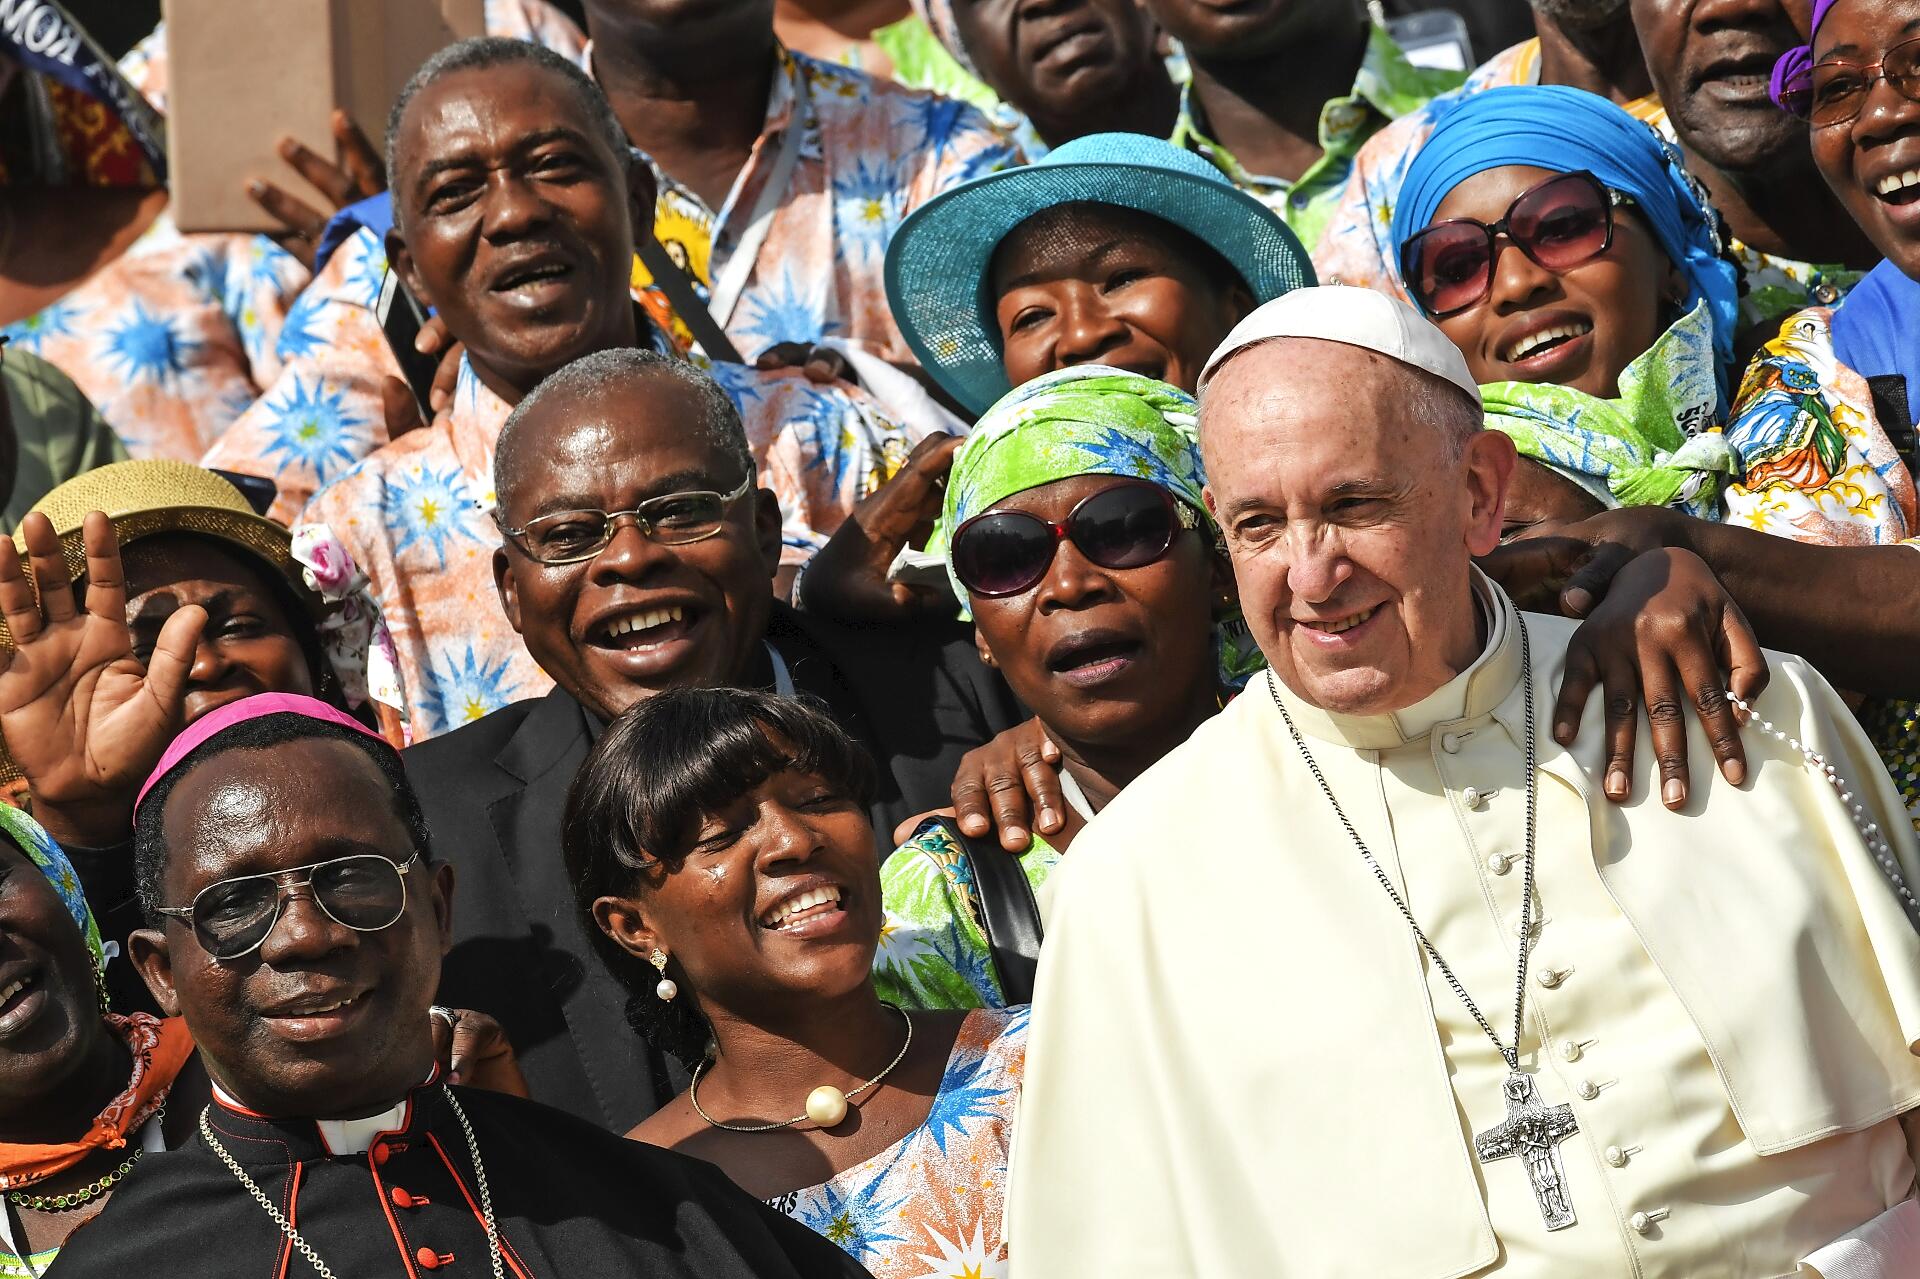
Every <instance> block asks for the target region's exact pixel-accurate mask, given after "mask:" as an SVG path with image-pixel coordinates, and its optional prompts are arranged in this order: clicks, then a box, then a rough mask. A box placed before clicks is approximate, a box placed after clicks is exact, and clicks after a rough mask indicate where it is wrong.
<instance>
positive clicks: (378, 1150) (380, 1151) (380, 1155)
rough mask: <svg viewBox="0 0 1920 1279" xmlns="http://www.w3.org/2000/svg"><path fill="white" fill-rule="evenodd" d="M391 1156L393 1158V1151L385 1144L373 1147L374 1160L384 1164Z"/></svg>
mask: <svg viewBox="0 0 1920 1279" xmlns="http://www.w3.org/2000/svg"><path fill="white" fill-rule="evenodd" d="M391 1158H393V1152H392V1151H391V1150H388V1149H387V1148H386V1147H385V1146H375V1147H374V1148H373V1162H375V1163H377V1164H383V1163H385V1162H387V1160H389V1159H391Z"/></svg>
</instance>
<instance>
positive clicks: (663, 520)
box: [493, 475, 753, 564]
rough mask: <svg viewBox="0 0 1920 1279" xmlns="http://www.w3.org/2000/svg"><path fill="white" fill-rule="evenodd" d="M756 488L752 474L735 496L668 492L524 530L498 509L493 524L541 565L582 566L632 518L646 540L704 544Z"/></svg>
mask: <svg viewBox="0 0 1920 1279" xmlns="http://www.w3.org/2000/svg"><path fill="white" fill-rule="evenodd" d="M752 487H753V476H752V475H748V476H747V478H746V479H744V480H742V481H740V487H739V488H737V489H735V490H734V491H733V492H731V493H711V492H706V491H692V492H686V493H666V494H662V495H661V496H659V497H652V498H648V499H647V500H646V501H644V502H642V503H640V505H638V506H636V507H634V508H633V509H632V510H630V511H555V512H554V513H553V514H551V515H542V516H541V517H540V518H539V519H537V520H528V521H527V526H526V527H525V528H509V527H507V523H506V521H505V520H503V519H502V518H501V517H500V511H499V509H498V508H495V510H494V512H493V522H494V525H495V526H496V527H497V528H499V530H500V535H501V536H502V537H505V538H507V539H509V540H510V541H512V542H513V544H514V545H515V546H518V547H519V548H520V549H521V550H523V551H525V552H526V553H527V554H528V555H529V556H531V557H532V558H533V559H535V560H538V561H539V562H540V563H542V564H578V563H579V562H580V561H582V560H590V559H592V558H593V557H594V556H596V555H598V554H599V553H600V552H601V551H603V550H605V549H606V548H607V543H608V542H611V541H612V540H613V532H614V529H615V528H616V527H617V526H618V522H619V521H620V520H623V519H631V520H632V521H633V522H634V524H635V525H636V526H637V527H638V528H639V530H640V532H641V534H642V535H643V536H645V537H648V538H651V539H652V540H654V541H656V542H659V543H660V544H661V545H663V546H684V545H686V544H687V543H688V542H700V541H705V540H706V539H707V538H709V537H712V536H713V535H714V534H715V533H718V532H719V531H720V525H721V523H722V522H723V521H724V520H725V519H726V514H727V506H728V504H730V503H732V502H737V501H739V500H740V499H741V498H743V497H745V496H746V495H747V491H748V490H749V489H751V488H752Z"/></svg>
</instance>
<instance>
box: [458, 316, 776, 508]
mask: <svg viewBox="0 0 1920 1279" xmlns="http://www.w3.org/2000/svg"><path fill="white" fill-rule="evenodd" d="M655 379H661V380H666V381H670V382H676V383H678V384H680V385H681V386H682V387H684V388H685V389H686V390H687V391H688V392H689V393H690V394H691V396H692V398H693V400H694V403H695V404H697V405H698V406H699V412H698V414H697V416H696V418H695V420H694V421H691V422H688V423H686V430H687V433H688V434H689V435H690V436H692V437H694V438H696V439H698V440H700V441H701V442H703V443H705V444H707V445H709V446H710V447H711V448H712V449H713V450H714V451H715V452H716V453H719V454H720V455H722V456H723V457H725V458H726V459H727V461H728V463H729V465H730V466H732V467H734V468H737V469H735V470H733V472H732V475H731V480H732V484H729V485H728V487H730V488H731V487H732V486H733V484H738V483H739V482H740V481H741V480H743V479H746V478H747V477H748V476H751V475H752V474H753V470H754V466H753V451H752V449H750V448H749V447H748V445H747V432H746V427H745V426H744V425H743V424H742V423H741V421H740V410H738V409H737V408H735V407H734V404H733V401H732V400H730V399H728V398H727V393H726V391H724V390H722V389H721V387H720V384H719V383H718V382H715V381H714V380H713V379H712V378H711V377H709V376H707V374H705V373H703V372H701V371H700V370H699V369H698V368H696V367H695V366H694V365H693V364H691V363H689V362H688V361H686V360H680V359H674V358H672V357H670V356H665V355H660V354H658V353H656V352H653V351H645V350H639V349H636V348H624V349H620V350H613V351H596V352H594V353H593V354H592V355H586V356H582V357H581V358H579V359H577V360H575V361H574V362H573V363H571V364H569V365H567V366H566V367H565V368H563V369H561V370H560V371H559V372H557V373H555V374H554V375H553V376H552V377H549V378H548V379H547V380H546V381H544V382H542V383H541V384H540V385H539V386H537V387H535V388H534V390H533V392H532V393H531V394H529V395H528V396H527V397H526V398H525V399H523V400H521V401H520V403H519V404H518V405H517V406H515V408H514V410H513V412H512V413H510V414H508V415H507V422H506V425H505V426H503V427H501V428H500V438H499V441H498V442H497V443H496V444H495V446H494V453H493V491H494V500H495V501H496V503H497V504H498V505H499V507H500V509H501V510H503V511H504V510H506V509H507V508H508V506H509V504H510V503H511V502H512V498H513V493H514V491H515V489H516V488H517V487H518V485H519V483H520V481H521V480H522V479H523V478H524V477H525V475H526V473H527V471H528V468H529V467H530V466H537V465H538V463H539V460H540V458H541V455H542V451H541V449H540V447H539V446H540V445H541V444H542V443H543V442H545V441H547V440H550V439H551V438H552V437H553V436H554V435H555V434H556V433H557V432H558V431H559V430H561V429H562V428H564V426H565V425H566V423H567V421H568V420H570V417H571V416H572V413H571V412H570V411H572V410H579V409H583V408H585V409H592V408H597V407H599V406H601V405H604V404H606V403H607V402H608V401H610V400H613V399H616V398H618V397H621V396H625V395H630V394H631V395H644V394H646V385H647V384H648V383H649V382H651V381H653V380H655Z"/></svg>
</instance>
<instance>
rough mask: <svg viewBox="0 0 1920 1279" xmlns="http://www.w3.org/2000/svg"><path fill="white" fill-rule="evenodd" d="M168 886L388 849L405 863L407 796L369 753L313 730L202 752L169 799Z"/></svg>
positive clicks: (195, 885)
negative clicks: (401, 797) (309, 734)
mask: <svg viewBox="0 0 1920 1279" xmlns="http://www.w3.org/2000/svg"><path fill="white" fill-rule="evenodd" d="M162 833H163V836H164V838H165V841H166V847H167V866H166V873H165V877H164V882H165V884H166V885H167V886H168V887H169V888H170V889H171V890H172V891H171V892H169V893H168V895H169V896H172V895H174V894H176V893H177V894H179V895H180V896H181V897H182V898H183V899H184V898H188V897H191V896H192V895H193V894H194V893H197V892H199V891H200V890H201V889H202V888H205V887H206V886H207V885H208V884H212V883H216V882H218V881H219V880H222V879H230V878H232V877H234V876H236V875H262V874H270V873H273V872H276V871H283V870H293V869H296V868H298V867H302V866H308V865H312V864H313V863H314V862H319V861H325V860H327V859H328V858H332V857H347V856H352V855H354V854H358V853H378V854H380V855H382V856H384V857H387V858H388V859H389V860H392V861H395V862H399V861H405V860H406V858H407V857H408V856H409V855H410V854H411V853H412V852H413V843H412V838H411V836H410V835H409V833H408V831H407V827H406V823H405V822H404V821H403V820H402V819H401V817H400V814H399V803H398V797H397V796H396V795H395V794H394V792H393V787H392V784H391V783H389V782H388V781H387V779H386V777H385V775H384V774H382V773H381V771H380V769H379V767H378V766H377V765H376V764H375V763H374V762H373V760H372V759H370V758H368V756H367V754H366V752H364V751H362V750H359V749H358V748H356V747H354V746H352V745H350V744H349V743H346V742H343V741H337V740H332V739H321V738H304V739H297V740H294V741H289V742H280V743H276V744H275V745H273V746H270V747H259V748H254V747H236V748H234V749H231V750H226V751H222V752H220V753H219V754H216V755H214V756H212V757H211V758H208V759H205V760H202V761H201V762H199V763H197V764H195V765H193V766H192V768H191V769H190V770H189V771H188V772H187V773H186V774H185V775H184V776H183V777H181V778H180V779H179V781H178V782H177V783H176V784H175V785H174V787H173V790H172V791H171V792H170V793H169V794H168V796H167V799H166V812H165V814H164V815H163V821H162Z"/></svg>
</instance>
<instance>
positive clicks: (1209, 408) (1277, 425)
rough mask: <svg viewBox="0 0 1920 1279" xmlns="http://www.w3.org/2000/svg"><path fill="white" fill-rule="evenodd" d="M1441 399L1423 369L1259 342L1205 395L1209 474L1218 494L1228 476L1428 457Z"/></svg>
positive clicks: (1333, 350) (1283, 341) (1323, 347)
mask: <svg viewBox="0 0 1920 1279" xmlns="http://www.w3.org/2000/svg"><path fill="white" fill-rule="evenodd" d="M1435 393H1436V388H1433V387H1430V386H1428V385H1427V381H1426V379H1425V378H1424V377H1423V376H1422V375H1421V374H1420V373H1419V372H1417V371H1416V370H1414V369H1411V368H1408V367H1406V366H1405V365H1403V364H1401V363H1399V362H1398V361H1396V360H1393V359H1390V358H1388V357H1387V356H1385V355H1382V354H1380V353H1378V352H1376V351H1369V350H1364V349H1362V348H1360V347H1356V346H1349V345H1348V344H1346V343H1344V342H1330V341H1325V340H1322V339H1319V338H1300V337H1281V338H1269V339H1267V340H1266V341H1263V342H1258V343H1255V344H1253V345H1251V346H1248V347H1245V348H1243V349H1242V350H1239V351H1236V352H1234V353H1233V354H1232V355H1230V356H1228V357H1227V359H1226V361H1225V362H1223V363H1222V364H1221V365H1220V366H1219V367H1218V368H1216V369H1215V370H1214V372H1213V375H1212V377H1211V378H1210V379H1209V380H1208V382H1207V385H1206V389H1205V390H1204V391H1203V392H1202V394H1201V397H1200V447H1201V451H1202V452H1203V453H1204V454H1205V455H1206V458H1207V472H1208V475H1209V477H1210V479H1211V480H1212V482H1213V486H1214V488H1216V489H1219V488H1220V487H1221V485H1222V483H1223V479H1224V477H1225V476H1227V475H1228V474H1239V475H1244V476H1247V477H1249V478H1250V477H1251V476H1252V475H1254V474H1256V473H1258V472H1261V471H1263V470H1269V469H1270V468H1274V467H1280V468H1287V467H1291V466H1296V465H1299V464H1301V463H1303V462H1305V461H1306V460H1308V459H1313V460H1314V464H1315V465H1317V466H1319V465H1324V464H1325V462H1326V461H1327V460H1329V459H1338V458H1340V457H1349V458H1352V459H1355V460H1356V461H1359V460H1366V461H1368V462H1369V464H1378V463H1381V462H1386V461H1392V460H1398V459H1401V458H1402V456H1403V455H1405V456H1406V457H1407V458H1425V457H1426V456H1427V455H1429V454H1430V453H1431V452H1432V450H1433V448H1434V446H1435V443H1436V441H1437V439H1438V437H1439V432H1438V430H1437V427H1436V424H1435V423H1433V422H1431V421H1429V420H1428V418H1429V417H1430V416H1431V414H1430V411H1429V410H1430V408H1431V405H1432V397H1433V395H1434V394H1435ZM1276 478H1277V477H1276Z"/></svg>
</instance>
